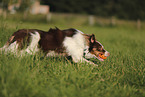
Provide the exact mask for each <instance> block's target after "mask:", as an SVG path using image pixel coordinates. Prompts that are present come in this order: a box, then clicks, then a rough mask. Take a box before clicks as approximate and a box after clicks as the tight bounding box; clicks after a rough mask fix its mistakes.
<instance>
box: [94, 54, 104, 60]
mask: <svg viewBox="0 0 145 97" xmlns="http://www.w3.org/2000/svg"><path fill="white" fill-rule="evenodd" d="M96 58H97V59H98V60H99V61H104V59H102V58H101V57H100V56H99V55H98V56H97V57H96Z"/></svg>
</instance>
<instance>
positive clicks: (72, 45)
mask: <svg viewBox="0 0 145 97" xmlns="http://www.w3.org/2000/svg"><path fill="white" fill-rule="evenodd" d="M0 50H1V51H4V52H11V53H14V54H16V55H21V56H23V55H28V54H35V53H36V52H39V51H43V52H44V53H45V55H46V56H58V55H62V56H71V57H72V60H73V62H75V63H78V62H87V63H89V64H94V63H93V62H91V61H89V60H87V58H93V57H94V58H97V59H99V60H100V61H104V59H103V58H101V57H100V56H99V55H100V54H101V55H103V56H105V57H108V56H109V55H110V53H109V52H108V51H106V50H105V49H104V47H103V45H102V44H101V43H100V42H98V41H97V40H96V39H95V35H94V34H91V35H88V34H84V33H83V32H81V31H79V30H77V29H74V28H70V29H65V30H60V29H58V28H54V29H52V28H50V29H49V31H48V32H45V31H42V30H38V29H20V30H18V31H16V32H14V33H13V34H12V36H11V37H10V38H9V39H8V41H7V42H6V44H5V45H4V46H3V47H2V48H0Z"/></svg>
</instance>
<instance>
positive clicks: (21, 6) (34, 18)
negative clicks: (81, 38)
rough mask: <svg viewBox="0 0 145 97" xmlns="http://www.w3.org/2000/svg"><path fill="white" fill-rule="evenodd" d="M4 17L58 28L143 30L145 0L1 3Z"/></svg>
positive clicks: (0, 0)
mask: <svg viewBox="0 0 145 97" xmlns="http://www.w3.org/2000/svg"><path fill="white" fill-rule="evenodd" d="M0 17H1V18H3V19H6V20H15V21H21V22H32V23H46V24H54V25H57V24H60V25H61V24H64V25H68V26H83V25H89V26H102V27H104V26H107V27H108V26H109V27H110V26H111V27H112V26H130V27H136V28H137V29H141V28H143V27H144V20H145V0H141V1H140V0H91V1H90V0H0Z"/></svg>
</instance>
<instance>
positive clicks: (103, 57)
mask: <svg viewBox="0 0 145 97" xmlns="http://www.w3.org/2000/svg"><path fill="white" fill-rule="evenodd" d="M99 57H100V58H102V59H106V58H107V57H105V56H104V55H102V54H99Z"/></svg>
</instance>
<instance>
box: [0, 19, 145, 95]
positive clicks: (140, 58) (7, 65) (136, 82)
mask: <svg viewBox="0 0 145 97" xmlns="http://www.w3.org/2000/svg"><path fill="white" fill-rule="evenodd" d="M61 21H62V20H61ZM65 22H66V21H65V20H63V24H62V22H60V23H59V22H58V23H56V22H52V23H43V22H25V21H21V20H19V19H18V20H16V21H14V20H12V19H11V18H8V19H7V20H3V19H1V22H0V47H2V46H3V45H4V43H5V42H6V41H7V39H8V38H9V36H10V35H11V34H12V33H13V32H14V31H16V30H18V29H20V28H37V29H42V30H46V31H47V30H48V29H49V28H50V27H54V26H57V27H59V28H60V29H65V28H69V27H74V28H77V29H79V30H81V31H83V32H84V33H89V34H91V33H94V34H95V35H96V39H97V40H98V41H100V42H101V43H102V44H103V45H104V47H105V49H106V50H108V51H109V52H110V53H111V56H110V57H108V58H107V59H106V60H105V61H104V62H99V61H98V60H96V61H97V64H98V65H99V66H98V67H96V66H92V65H86V64H83V63H82V64H71V63H70V62H68V61H67V60H66V59H65V58H62V57H58V58H49V57H48V58H43V57H42V56H41V55H35V56H27V57H23V58H17V57H15V56H14V55H12V54H7V55H5V54H3V53H1V54H0V97H144V96H145V92H144V91H145V50H144V48H145V45H144V44H145V39H144V36H145V33H144V29H141V30H137V29H136V28H135V27H130V26H131V25H129V26H125V27H124V26H116V27H108V26H105V27H104V26H103V27H100V26H87V25H75V24H69V25H68V24H65ZM77 22H78V21H77ZM133 25H134V24H133ZM91 60H95V59H91Z"/></svg>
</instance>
